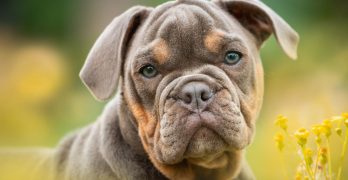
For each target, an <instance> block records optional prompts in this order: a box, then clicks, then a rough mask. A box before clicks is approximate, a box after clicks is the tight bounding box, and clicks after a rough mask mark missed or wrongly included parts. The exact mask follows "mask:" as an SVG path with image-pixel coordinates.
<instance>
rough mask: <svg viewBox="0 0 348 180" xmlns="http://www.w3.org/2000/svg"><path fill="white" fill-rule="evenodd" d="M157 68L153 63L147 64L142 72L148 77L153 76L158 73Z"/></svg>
mask: <svg viewBox="0 0 348 180" xmlns="http://www.w3.org/2000/svg"><path fill="white" fill-rule="evenodd" d="M157 73H158V71H157V69H156V68H155V67H154V66H152V65H146V66H144V67H142V68H141V69H140V74H142V75H143V76H144V77H146V78H153V77H155V76H156V75H157Z"/></svg>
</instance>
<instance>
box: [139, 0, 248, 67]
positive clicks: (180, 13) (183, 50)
mask: <svg viewBox="0 0 348 180" xmlns="http://www.w3.org/2000/svg"><path fill="white" fill-rule="evenodd" d="M143 28H144V31H143V34H141V36H142V37H140V38H141V41H142V45H141V46H143V48H142V49H143V50H144V52H145V51H152V52H153V53H152V54H154V55H155V56H156V59H157V60H158V61H159V62H160V63H161V62H164V61H165V60H166V59H168V56H169V55H176V56H181V57H182V56H185V57H189V56H192V55H193V54H197V52H200V53H201V52H202V51H203V50H204V49H205V50H207V51H210V52H212V53H218V51H219V47H220V46H221V44H222V43H223V41H224V40H225V39H228V38H229V39H230V40H231V41H232V40H234V39H237V40H238V41H243V39H248V38H245V36H246V34H245V30H243V28H242V26H241V25H240V24H239V22H238V21H237V20H236V19H234V18H233V17H231V16H230V15H229V14H227V13H224V12H223V10H221V8H220V7H218V6H217V5H215V4H214V3H212V2H210V1H180V2H178V1H176V2H169V3H166V4H163V5H161V6H159V7H157V8H156V9H155V10H154V11H153V12H152V13H151V14H150V16H149V17H148V19H147V21H146V22H145V24H144V26H143ZM249 39H250V38H249ZM173 51H175V52H173ZM139 53H141V52H139Z"/></svg>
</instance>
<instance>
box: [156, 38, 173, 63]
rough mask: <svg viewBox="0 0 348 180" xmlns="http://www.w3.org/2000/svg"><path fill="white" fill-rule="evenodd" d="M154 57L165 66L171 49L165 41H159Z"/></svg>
mask: <svg viewBox="0 0 348 180" xmlns="http://www.w3.org/2000/svg"><path fill="white" fill-rule="evenodd" d="M153 55H154V58H155V60H156V61H157V62H158V63H159V64H163V63H165V62H166V61H167V59H168V58H169V56H170V50H169V47H168V45H167V43H166V41H165V40H164V39H159V40H158V41H157V42H156V43H155V46H154V48H153Z"/></svg>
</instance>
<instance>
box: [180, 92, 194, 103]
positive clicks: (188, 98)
mask: <svg viewBox="0 0 348 180" xmlns="http://www.w3.org/2000/svg"><path fill="white" fill-rule="evenodd" d="M181 99H182V101H184V102H185V103H187V104H190V103H191V102H192V93H190V92H186V93H184V96H183V97H182V98H181Z"/></svg>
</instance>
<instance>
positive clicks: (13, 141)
mask: <svg viewBox="0 0 348 180" xmlns="http://www.w3.org/2000/svg"><path fill="white" fill-rule="evenodd" d="M162 2H165V1H164V0H153V1H150V0H143V1H140V0H139V1H134V0H133V1H121V0H98V1H96V0H94V1H92V0H60V1H47V0H26V1H23V0H2V1H1V2H0V102H1V103H0V146H1V147H32V146H49V147H54V146H55V145H56V144H57V143H58V142H59V140H60V139H61V138H62V137H63V136H64V135H65V134H66V133H68V132H70V131H72V130H75V129H77V128H81V127H83V126H85V125H87V124H88V123H90V122H93V121H94V120H95V119H96V118H97V116H98V115H99V114H100V113H101V111H102V108H103V106H104V105H105V103H101V102H97V101H96V100H94V99H93V97H92V96H91V95H90V94H89V92H88V91H87V89H86V88H85V87H84V86H83V84H82V83H81V82H80V80H79V78H78V73H79V70H80V68H81V67H82V64H83V62H84V60H85V57H86V55H87V53H88V51H89V49H90V47H91V46H92V44H93V42H94V41H95V40H96V38H97V37H98V35H99V34H100V33H101V31H102V30H103V29H104V28H105V26H106V25H107V24H108V23H109V22H110V21H111V20H112V18H113V17H115V16H117V15H119V14H120V13H122V12H123V11H125V10H126V9H128V8H129V7H131V6H133V5H137V4H141V5H149V6H156V5H158V4H160V3H162ZM263 2H264V3H266V4H267V5H269V6H270V7H271V8H272V9H274V10H275V11H276V12H278V13H279V14H280V15H281V16H282V17H283V18H284V19H285V20H286V21H287V22H288V23H289V24H290V25H291V26H292V27H293V28H294V29H296V30H297V32H298V33H299V34H300V37H301V42H300V46H299V59H298V60H297V61H292V60H290V59H289V58H287V57H286V56H285V55H284V54H283V53H282V51H281V49H280V48H279V47H278V46H277V44H276V41H275V40H274V38H273V37H272V38H271V39H270V40H269V41H267V43H266V44H265V46H264V47H263V50H262V53H261V55H262V58H263V64H264V68H265V98H264V105H263V109H262V111H261V114H260V118H259V120H258V122H257V133H256V135H255V141H254V143H253V144H252V145H251V146H250V147H249V148H248V152H247V158H248V160H249V163H250V165H251V166H252V168H253V170H254V172H255V174H256V176H257V178H258V179H284V178H283V177H284V175H283V169H284V168H285V169H287V174H288V176H289V177H290V179H292V178H293V175H294V171H295V169H296V164H297V163H298V161H299V159H298V156H297V155H296V152H294V151H292V152H291V151H289V152H286V161H287V163H286V166H285V167H282V165H281V160H280V159H281V156H280V154H279V153H278V152H277V149H276V148H275V145H274V142H273V135H274V134H275V133H276V131H277V130H276V128H275V127H274V125H273V121H274V120H275V118H276V116H277V115H278V114H284V115H286V116H288V117H289V119H290V129H295V128H298V127H302V126H303V127H309V126H310V125H311V124H313V123H316V122H319V121H321V120H322V119H325V118H327V117H330V116H333V115H338V114H340V113H341V112H344V111H348V21H347V18H348V1H346V0H330V1H328V0H307V1H303V0H282V1H279V0H264V1H263ZM333 146H334V147H336V146H337V148H334V149H333V151H334V152H335V151H337V153H339V150H340V148H339V147H340V146H339V142H338V143H335V144H333ZM335 153H336V152H335ZM334 160H335V159H334ZM334 167H335V166H334ZM347 168H348V161H347V160H346V166H345V169H347ZM344 173H345V174H344V177H346V178H348V172H347V171H344Z"/></svg>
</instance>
